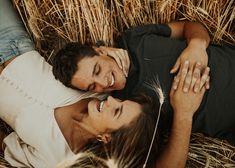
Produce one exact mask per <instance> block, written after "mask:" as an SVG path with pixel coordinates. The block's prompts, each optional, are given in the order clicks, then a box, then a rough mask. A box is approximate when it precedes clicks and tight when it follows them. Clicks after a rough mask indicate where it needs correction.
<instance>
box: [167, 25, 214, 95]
mask: <svg viewBox="0 0 235 168" xmlns="http://www.w3.org/2000/svg"><path fill="white" fill-rule="evenodd" d="M168 25H169V27H170V28H171V38H176V39H185V40H186V41H187V44H188V45H187V47H186V48H185V49H184V51H183V52H182V53H181V55H180V56H179V57H178V59H177V61H176V63H175V65H174V66H173V68H172V69H171V73H176V72H177V71H180V70H181V69H182V63H183V62H184V61H186V60H189V61H190V66H189V73H188V76H187V78H186V80H185V84H184V91H185V92H187V91H188V90H189V86H190V84H191V87H194V84H195V83H196V81H197V79H198V78H199V77H200V76H201V73H203V71H205V68H206V67H207V64H208V56H207V53H206V48H207V47H208V45H209V43H210V36H209V34H208V32H207V30H206V28H205V27H204V26H203V25H202V24H200V23H198V22H172V23H169V24H168ZM196 62H199V65H200V71H198V72H197V73H196V75H195V76H192V71H193V69H194V67H195V65H196ZM191 76H192V77H191ZM205 83H206V87H207V89H208V88H209V83H208V82H206V80H205V79H204V78H203V79H202V80H201V84H200V85H199V86H200V88H198V87H197V86H195V87H194V91H195V92H198V91H199V90H200V89H201V88H202V86H203V85H204V84H205ZM175 88H177V86H175Z"/></svg>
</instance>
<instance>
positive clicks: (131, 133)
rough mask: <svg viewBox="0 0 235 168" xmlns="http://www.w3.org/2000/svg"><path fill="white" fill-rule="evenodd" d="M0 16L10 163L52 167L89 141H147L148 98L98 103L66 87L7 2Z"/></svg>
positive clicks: (0, 108)
mask: <svg viewBox="0 0 235 168" xmlns="http://www.w3.org/2000/svg"><path fill="white" fill-rule="evenodd" d="M0 12H1V13H0V19H1V20H0V37H1V39H4V40H3V41H1V45H0V46H1V48H0V54H1V57H0V58H1V72H0V73H1V74H0V90H1V96H0V117H1V119H2V120H4V121H5V122H6V123H7V124H9V125H10V126H11V128H13V130H14V132H12V133H11V134H10V135H8V136H6V137H5V138H4V144H3V149H4V157H5V159H6V160H7V161H8V162H9V163H10V164H12V165H13V166H15V167H55V166H56V165H57V164H58V163H59V162H60V161H62V160H64V159H67V158H69V157H71V156H74V155H75V154H76V153H78V152H79V151H81V150H82V149H83V148H84V147H86V146H87V145H88V144H90V143H91V142H93V141H97V140H98V141H102V142H104V143H108V142H110V141H111V140H112V138H113V139H115V137H126V138H127V139H125V143H124V144H122V145H123V146H122V147H125V148H126V149H129V150H131V148H135V146H136V145H138V144H139V143H141V142H139V141H138V139H137V138H136V139H135V138H134V139H132V137H135V136H136V134H137V133H138V134H140V133H141V132H142V133H143V134H146V135H147V137H146V138H145V137H144V136H142V138H143V139H145V140H146V142H148V137H151V135H148V133H146V130H145V129H143V126H144V125H146V128H148V130H149V131H150V132H149V134H152V131H151V130H153V127H154V124H155V121H154V120H155V119H156V115H155V114H153V113H152V112H151V111H152V109H153V106H151V105H149V103H148V99H146V98H142V99H141V100H139V99H133V100H134V101H130V100H127V101H120V100H118V99H114V98H112V97H108V98H107V99H106V100H103V101H100V100H99V99H97V98H91V97H92V96H94V95H92V94H90V93H83V92H79V91H74V90H72V89H69V88H66V87H65V86H64V85H62V84H61V83H60V82H58V81H56V80H55V79H54V76H53V74H52V68H51V66H50V65H49V64H48V63H47V62H46V61H45V60H44V59H43V58H42V57H41V55H40V54H39V53H38V52H37V51H35V50H34V49H33V46H32V42H31V41H30V39H29V37H28V35H27V33H26V32H25V30H24V28H23V26H22V23H21V22H20V21H19V19H18V17H17V16H16V14H15V12H14V10H13V8H12V5H11V3H10V1H8V0H2V1H0ZM3 23H4V24H3ZM137 102H138V103H137ZM139 103H140V104H142V105H140V104H139ZM145 112H146V113H145ZM147 123H148V124H147ZM137 130H138V131H139V132H137ZM141 130H142V131H141ZM128 138H129V139H128ZM127 151H128V150H127Z"/></svg>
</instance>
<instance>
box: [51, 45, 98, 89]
mask: <svg viewBox="0 0 235 168" xmlns="http://www.w3.org/2000/svg"><path fill="white" fill-rule="evenodd" d="M95 55H98V53H97V52H96V51H95V49H94V48H93V47H92V46H91V45H88V44H84V45H83V44H80V43H78V42H70V43H68V44H66V46H65V47H64V48H62V49H61V50H59V52H58V53H57V54H56V55H55V56H54V58H53V60H52V72H53V74H54V76H55V79H57V80H59V81H60V82H62V83H63V84H64V85H65V86H67V87H71V88H73V89H77V88H75V87H74V86H72V84H71V81H72V77H73V75H74V74H75V73H76V71H77V70H78V69H77V64H78V62H79V61H80V60H82V59H83V58H84V57H93V56H95Z"/></svg>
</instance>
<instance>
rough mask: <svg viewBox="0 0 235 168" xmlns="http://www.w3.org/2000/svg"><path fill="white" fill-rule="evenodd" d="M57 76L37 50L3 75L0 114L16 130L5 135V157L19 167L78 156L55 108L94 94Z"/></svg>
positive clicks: (0, 77)
mask: <svg viewBox="0 0 235 168" xmlns="http://www.w3.org/2000/svg"><path fill="white" fill-rule="evenodd" d="M91 96H94V95H91V94H90V93H83V92H79V91H75V90H73V89H70V88H67V87H65V86H64V85H63V84H62V83H61V82H59V81H57V80H55V78H54V76H53V74H52V67H51V65H49V64H48V63H47V62H46V61H45V60H44V58H43V57H42V56H41V55H40V54H39V53H38V52H37V51H30V52H27V53H24V54H23V55H21V56H19V57H17V58H15V59H14V60H13V61H12V62H11V63H10V64H9V65H8V66H7V67H6V68H5V69H4V70H3V71H2V74H1V75H0V117H1V118H2V119H3V120H4V121H5V122H6V123H7V124H9V125H10V126H11V127H12V128H13V129H14V131H15V132H13V133H11V134H10V135H9V136H7V137H6V138H5V139H4V143H5V144H6V149H5V151H4V156H5V159H6V160H7V161H8V162H9V163H10V164H12V165H13V166H15V167H39V168H40V167H42V168H45V167H55V166H56V165H57V164H58V163H59V162H61V161H62V160H64V159H67V158H69V157H71V156H74V153H73V152H72V151H71V149H70V148H69V146H68V144H67V142H66V140H65V138H64V137H63V135H62V132H61V131H60V129H59V127H58V125H57V122H56V120H55V118H54V109H55V108H57V107H61V106H65V105H69V104H73V103H75V102H77V101H78V100H81V99H83V98H86V97H91Z"/></svg>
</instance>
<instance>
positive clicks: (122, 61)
mask: <svg viewBox="0 0 235 168" xmlns="http://www.w3.org/2000/svg"><path fill="white" fill-rule="evenodd" d="M97 49H98V51H99V52H101V53H103V54H105V55H108V56H110V57H112V58H114V60H115V61H116V62H117V64H118V66H119V68H120V69H122V71H123V73H124V74H125V76H126V77H127V76H128V72H129V68H130V58H129V55H128V53H127V51H126V50H123V49H121V48H112V47H105V46H101V47H99V48H97Z"/></svg>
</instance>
